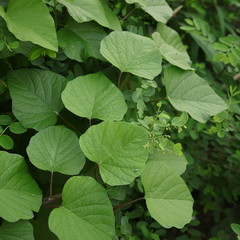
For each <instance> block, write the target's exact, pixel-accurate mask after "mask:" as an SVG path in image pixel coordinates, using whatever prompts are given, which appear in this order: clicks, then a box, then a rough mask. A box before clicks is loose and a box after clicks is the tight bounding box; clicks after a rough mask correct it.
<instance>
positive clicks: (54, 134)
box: [27, 126, 85, 175]
mask: <svg viewBox="0 0 240 240" xmlns="http://www.w3.org/2000/svg"><path fill="white" fill-rule="evenodd" d="M27 154H28V156H29V159H30V161H31V163H32V164H33V165H34V166H35V167H37V168H39V169H42V170H47V171H50V172H60V173H63V174H68V175H74V174H78V173H79V172H80V170H81V169H82V168H83V166H84V163H85V157H84V155H83V153H82V151H81V149H80V147H79V143H78V138H77V136H76V134H75V133H74V132H72V131H71V130H69V129H68V128H66V127H64V126H52V127H48V128H46V129H44V130H42V131H40V132H38V133H37V134H36V135H35V136H33V137H32V138H31V140H30V143H29V146H28V147H27Z"/></svg>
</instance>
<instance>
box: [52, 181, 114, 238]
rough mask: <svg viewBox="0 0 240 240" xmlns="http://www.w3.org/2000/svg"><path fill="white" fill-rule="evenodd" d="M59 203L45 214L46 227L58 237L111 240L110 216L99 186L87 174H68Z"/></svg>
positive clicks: (108, 202) (109, 207) (107, 199)
mask: <svg viewBox="0 0 240 240" xmlns="http://www.w3.org/2000/svg"><path fill="white" fill-rule="evenodd" d="M62 199H63V203H62V206H61V207H60V208H57V209H54V210H53V211H52V212H51V214H50V217H49V227H50V230H51V231H53V232H54V233H55V234H56V235H57V236H58V238H59V239H61V240H69V239H71V240H93V239H98V240H112V239H114V235H115V234H114V231H115V224H114V215H113V209H112V205H111V202H110V200H109V198H108V195H107V192H106V190H105V189H104V187H103V186H101V185H100V184H98V183H97V182H96V181H95V180H94V179H93V178H91V177H72V178H70V180H68V181H67V183H66V184H65V186H64V188H63V193H62Z"/></svg>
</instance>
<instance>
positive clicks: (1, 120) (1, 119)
mask: <svg viewBox="0 0 240 240" xmlns="http://www.w3.org/2000/svg"><path fill="white" fill-rule="evenodd" d="M11 122H12V118H11V117H10V116H8V115H0V125H3V126H6V125H9V124H10V123H11Z"/></svg>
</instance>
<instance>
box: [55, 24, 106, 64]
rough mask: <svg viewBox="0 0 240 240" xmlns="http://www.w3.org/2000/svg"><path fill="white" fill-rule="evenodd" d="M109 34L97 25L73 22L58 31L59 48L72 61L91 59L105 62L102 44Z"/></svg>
mask: <svg viewBox="0 0 240 240" xmlns="http://www.w3.org/2000/svg"><path fill="white" fill-rule="evenodd" d="M106 35H107V34H106V33H105V31H104V30H103V28H102V27H101V26H99V25H98V24H97V23H94V22H90V23H76V22H74V21H71V22H69V23H68V24H67V26H66V27H65V28H61V29H60V30H59V31H58V40H59V46H60V47H61V48H62V49H63V51H64V53H65V54H66V55H67V56H68V57H69V58H71V59H74V60H76V61H79V62H83V61H85V60H86V59H87V58H89V57H94V58H98V59H100V60H103V57H102V55H101V54H100V52H99V50H100V42H101V40H102V39H103V38H104V37H105V36H106Z"/></svg>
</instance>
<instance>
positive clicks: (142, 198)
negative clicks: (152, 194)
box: [113, 197, 145, 211]
mask: <svg viewBox="0 0 240 240" xmlns="http://www.w3.org/2000/svg"><path fill="white" fill-rule="evenodd" d="M144 199H145V198H144V197H140V198H137V199H135V200H132V201H130V202H127V203H124V204H121V205H117V206H116V207H114V208H113V209H114V211H116V210H117V209H119V208H122V207H125V206H128V205H130V204H132V203H135V202H138V201H141V200H144Z"/></svg>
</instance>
